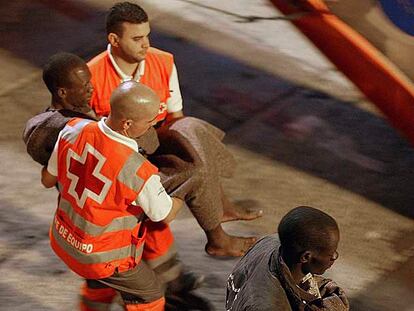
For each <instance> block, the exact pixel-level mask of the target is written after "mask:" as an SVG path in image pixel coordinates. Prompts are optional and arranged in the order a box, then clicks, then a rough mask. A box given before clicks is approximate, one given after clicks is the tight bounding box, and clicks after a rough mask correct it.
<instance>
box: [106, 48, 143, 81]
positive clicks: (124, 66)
mask: <svg viewBox="0 0 414 311" xmlns="http://www.w3.org/2000/svg"><path fill="white" fill-rule="evenodd" d="M111 52H112V57H113V58H114V60H115V62H116V64H117V65H118V67H119V68H120V69H121V70H122V72H123V73H125V74H126V75H128V76H133V75H134V74H135V72H136V71H137V69H138V65H139V62H135V61H133V60H126V59H125V57H124V56H123V53H122V51H121V50H120V49H119V48H116V47H112V48H111Z"/></svg>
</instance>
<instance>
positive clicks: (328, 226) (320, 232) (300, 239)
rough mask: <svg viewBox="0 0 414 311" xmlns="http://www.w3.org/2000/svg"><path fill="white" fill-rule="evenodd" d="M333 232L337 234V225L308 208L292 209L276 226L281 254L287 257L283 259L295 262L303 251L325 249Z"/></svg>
mask: <svg viewBox="0 0 414 311" xmlns="http://www.w3.org/2000/svg"><path fill="white" fill-rule="evenodd" d="M333 231H338V232H339V228H338V224H337V223H336V221H335V219H333V218H332V217H331V216H329V215H328V214H326V213H324V212H322V211H321V210H318V209H316V208H313V207H309V206H299V207H296V208H294V209H292V210H291V211H289V212H288V213H287V214H286V215H285V216H284V217H283V218H282V220H281V221H280V223H279V226H278V234H279V239H280V244H281V247H282V252H283V255H284V256H286V257H287V258H285V259H289V260H291V261H292V260H294V261H296V260H298V259H299V256H300V254H301V253H302V252H304V251H307V250H314V251H321V250H324V249H326V248H327V247H329V242H330V239H331V233H332V232H333Z"/></svg>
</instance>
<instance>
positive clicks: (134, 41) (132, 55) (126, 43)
mask: <svg viewBox="0 0 414 311" xmlns="http://www.w3.org/2000/svg"><path fill="white" fill-rule="evenodd" d="M150 31H151V30H150V26H149V23H148V22H146V23H141V24H132V23H128V22H124V23H122V35H121V36H117V38H118V44H119V48H120V50H121V52H122V54H123V55H122V56H123V58H124V59H125V61H127V62H130V63H139V62H140V61H142V60H144V59H145V56H146V55H147V51H148V48H149V47H150V41H149V34H150Z"/></svg>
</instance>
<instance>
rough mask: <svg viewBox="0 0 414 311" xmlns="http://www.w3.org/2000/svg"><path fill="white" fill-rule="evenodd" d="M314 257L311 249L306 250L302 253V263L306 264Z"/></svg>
mask: <svg viewBox="0 0 414 311" xmlns="http://www.w3.org/2000/svg"><path fill="white" fill-rule="evenodd" d="M311 258H312V252H311V251H305V252H303V253H302V255H300V258H299V260H300V263H302V264H304V263H308V262H309V261H310V260H311Z"/></svg>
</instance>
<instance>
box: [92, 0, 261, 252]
mask: <svg viewBox="0 0 414 311" xmlns="http://www.w3.org/2000/svg"><path fill="white" fill-rule="evenodd" d="M106 30H107V35H108V41H109V44H108V48H107V50H106V51H105V52H103V53H101V54H99V55H98V56H96V57H95V58H94V59H92V60H91V61H90V62H89V63H88V65H89V67H90V69H91V72H92V84H93V86H94V88H95V92H94V94H93V97H92V100H91V106H92V108H93V109H94V111H95V112H96V113H97V114H98V115H100V116H105V115H107V114H108V113H109V112H110V105H109V102H108V99H109V98H110V95H111V93H112V92H113V90H114V89H115V88H116V87H117V86H118V85H119V84H120V83H121V82H122V81H127V80H134V81H137V82H140V83H142V84H145V85H147V86H149V87H150V88H151V89H153V90H154V91H155V92H156V93H157V94H158V96H159V97H160V99H161V105H160V110H159V115H158V117H157V121H158V122H159V123H158V126H159V129H158V134H159V139H160V148H159V149H158V150H157V153H156V154H155V155H153V156H151V157H150V160H151V162H153V163H154V164H155V165H157V166H158V167H159V169H160V175H161V181H162V183H163V185H164V187H165V188H166V190H167V192H168V193H170V194H174V196H177V197H180V198H182V199H183V200H185V201H186V203H187V205H188V206H189V208H190V210H191V212H192V213H193V215H194V216H195V218H196V219H197V221H198V223H199V224H200V226H201V227H202V228H203V230H204V231H205V233H206V236H207V240H208V241H207V245H206V251H207V253H209V254H210V255H213V256H242V255H243V254H244V253H245V252H246V251H247V249H248V248H249V247H250V246H251V245H252V244H253V243H254V242H255V241H256V239H255V238H242V237H234V236H230V235H228V234H227V233H225V232H224V230H223V228H222V226H221V223H222V222H225V221H231V220H251V219H255V218H257V217H260V216H261V215H262V211H253V212H252V211H246V210H244V209H243V208H241V207H239V206H236V205H234V204H232V203H231V202H230V201H229V200H228V199H227V198H226V196H225V195H224V193H223V190H222V188H221V183H220V177H229V176H230V175H231V172H232V169H233V167H234V159H233V158H232V156H231V154H230V153H229V152H228V151H227V150H226V148H225V146H224V145H223V144H222V142H221V140H222V138H223V136H224V133H223V132H222V131H220V130H219V129H217V128H215V127H214V126H212V125H211V124H208V123H207V122H204V121H201V120H198V119H195V118H189V117H185V118H183V116H184V115H183V112H182V98H181V93H180V88H179V83H178V77H177V70H176V67H175V64H174V60H173V56H172V54H170V53H167V52H164V51H161V50H158V49H155V48H152V47H150V42H149V34H150V25H149V22H148V16H147V14H146V12H145V11H144V10H143V9H142V8H141V7H140V6H138V5H136V4H133V3H130V2H122V3H118V4H116V5H114V6H113V7H112V8H111V9H110V11H109V14H108V16H107V22H106Z"/></svg>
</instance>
